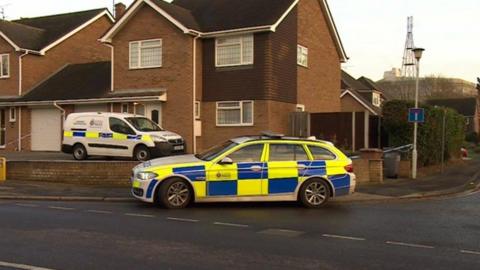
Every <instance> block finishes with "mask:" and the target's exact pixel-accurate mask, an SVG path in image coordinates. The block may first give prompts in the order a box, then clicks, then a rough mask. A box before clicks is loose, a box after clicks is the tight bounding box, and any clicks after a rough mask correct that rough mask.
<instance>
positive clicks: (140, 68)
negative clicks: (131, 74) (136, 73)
mask: <svg viewBox="0 0 480 270" xmlns="http://www.w3.org/2000/svg"><path fill="white" fill-rule="evenodd" d="M162 67H163V66H154V67H137V68H132V67H129V68H128V69H129V70H142V69H155V68H162Z"/></svg>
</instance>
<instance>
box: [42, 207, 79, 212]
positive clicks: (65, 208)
mask: <svg viewBox="0 0 480 270" xmlns="http://www.w3.org/2000/svg"><path fill="white" fill-rule="evenodd" d="M48 208H50V209H55V210H64V211H71V210H75V208H70V207H62V206H49V207H48Z"/></svg>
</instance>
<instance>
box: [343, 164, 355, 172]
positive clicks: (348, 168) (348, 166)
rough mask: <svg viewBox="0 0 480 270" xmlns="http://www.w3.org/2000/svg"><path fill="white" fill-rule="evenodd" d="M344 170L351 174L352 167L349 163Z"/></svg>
mask: <svg viewBox="0 0 480 270" xmlns="http://www.w3.org/2000/svg"><path fill="white" fill-rule="evenodd" d="M344 168H345V171H347V172H348V173H353V165H352V164H351V163H350V164H348V165H347V166H345V167H344Z"/></svg>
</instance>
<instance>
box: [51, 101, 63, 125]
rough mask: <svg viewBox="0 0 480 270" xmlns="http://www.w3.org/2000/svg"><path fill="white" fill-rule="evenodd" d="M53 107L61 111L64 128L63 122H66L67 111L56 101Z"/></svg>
mask: <svg viewBox="0 0 480 270" xmlns="http://www.w3.org/2000/svg"><path fill="white" fill-rule="evenodd" d="M53 106H54V107H55V108H57V109H59V110H60V112H61V113H62V126H63V122H65V109H63V108H62V107H60V106H59V105H58V104H57V102H56V101H54V102H53Z"/></svg>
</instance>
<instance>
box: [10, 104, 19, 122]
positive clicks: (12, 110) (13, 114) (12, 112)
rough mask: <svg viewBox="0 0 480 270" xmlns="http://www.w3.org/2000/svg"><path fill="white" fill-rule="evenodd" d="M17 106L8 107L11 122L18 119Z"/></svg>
mask: <svg viewBox="0 0 480 270" xmlns="http://www.w3.org/2000/svg"><path fill="white" fill-rule="evenodd" d="M16 109H17V108H15V107H10V108H8V121H9V122H12V123H13V122H16V121H17V110H16Z"/></svg>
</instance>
